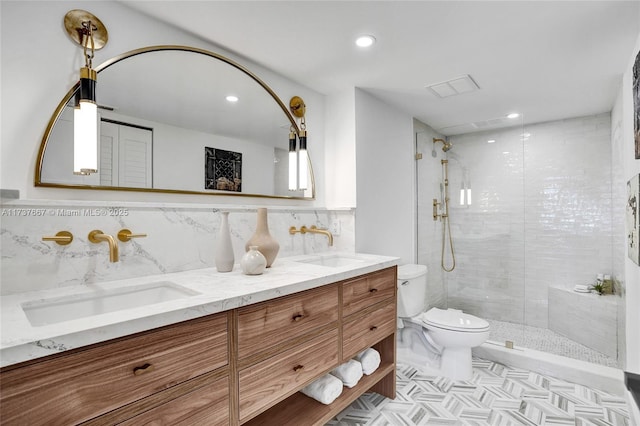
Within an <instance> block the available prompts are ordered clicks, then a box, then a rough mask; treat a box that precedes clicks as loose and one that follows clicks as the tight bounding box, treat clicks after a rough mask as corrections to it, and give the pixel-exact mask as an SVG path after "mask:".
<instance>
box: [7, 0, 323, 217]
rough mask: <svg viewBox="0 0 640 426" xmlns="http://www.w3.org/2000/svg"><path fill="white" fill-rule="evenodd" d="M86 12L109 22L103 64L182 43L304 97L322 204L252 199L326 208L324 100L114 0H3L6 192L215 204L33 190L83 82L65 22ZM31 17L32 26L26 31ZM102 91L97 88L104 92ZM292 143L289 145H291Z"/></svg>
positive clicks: (282, 93) (283, 94) (185, 198)
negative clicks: (42, 152)
mask: <svg viewBox="0 0 640 426" xmlns="http://www.w3.org/2000/svg"><path fill="white" fill-rule="evenodd" d="M79 7H80V8H85V9H88V10H89V11H90V12H91V13H93V14H95V15H96V16H98V17H99V18H100V20H101V21H102V22H103V23H104V24H105V26H106V27H107V29H108V31H109V42H108V43H107V45H106V46H105V47H104V48H103V49H101V50H99V51H97V52H96V58H95V60H94V64H95V65H96V66H97V65H99V64H100V63H102V62H104V61H106V60H107V59H109V58H112V57H114V56H117V55H119V54H121V53H124V52H127V51H129V50H133V49H136V48H139V47H144V46H152V45H162V44H183V45H190V46H194V47H199V48H204V49H208V50H212V51H215V52H218V53H222V54H223V55H225V56H227V57H229V58H231V59H233V60H235V61H237V62H239V63H241V64H242V65H245V66H246V67H247V68H248V69H250V70H252V71H253V72H254V73H255V74H256V75H258V76H259V77H260V78H261V79H263V80H264V81H265V82H266V84H267V85H269V86H270V87H271V88H272V89H273V90H274V91H275V93H277V94H278V96H279V97H280V99H283V100H284V103H285V104H286V103H287V102H288V100H289V99H290V98H291V97H292V96H294V95H298V96H301V97H302V98H303V99H304V100H305V104H306V105H307V120H306V122H307V129H308V131H309V152H310V154H311V155H312V160H313V162H314V164H313V165H314V172H315V174H316V178H317V179H319V181H318V182H319V183H321V184H320V185H318V188H317V194H316V201H315V202H311V203H310V202H305V201H295V200H275V199H271V200H270V199H264V198H254V199H250V202H251V203H254V204H285V205H296V204H297V205H305V206H309V205H324V188H323V185H322V183H323V182H324V111H325V109H324V97H323V96H322V95H320V94H318V93H317V92H314V91H312V90H310V89H308V88H306V87H304V86H302V85H300V84H297V83H294V82H292V81H289V80H286V79H284V78H282V77H280V76H279V75H277V74H275V73H273V72H271V71H269V70H267V69H265V68H263V67H260V66H258V65H256V64H254V63H252V62H251V61H248V60H246V59H244V58H240V57H238V56H237V55H234V54H231V53H229V52H225V50H224V49H221V48H219V47H217V46H215V45H213V44H210V43H206V42H204V41H202V40H200V39H197V38H195V37H192V36H190V35H188V34H186V33H184V32H182V31H179V30H176V29H174V28H172V27H169V26H167V25H165V24H162V23H160V22H158V21H156V20H153V19H151V18H148V17H145V16H144V15H141V14H139V13H138V12H136V11H133V10H131V9H129V8H127V7H126V6H123V5H121V4H119V3H118V2H113V1H92V2H77V1H2V2H0V8H1V9H0V10H1V23H2V25H1V27H0V30H1V31H2V33H1V50H2V64H1V65H2V73H1V82H2V94H1V96H2V110H1V111H2V129H1V136H2V139H1V146H0V148H1V151H2V153H1V155H0V158H1V159H0V161H1V164H0V182H1V186H2V188H3V189H17V190H19V191H20V196H21V198H29V199H80V200H88V199H90V200H125V201H126V200H136V201H164V202H175V201H178V202H209V203H210V202H212V200H213V198H212V197H211V196H195V195H194V196H190V195H175V194H148V193H131V192H118V191H91V190H83V191H78V190H66V189H53V188H35V187H34V186H33V181H34V168H35V163H36V157H37V153H38V147H39V145H40V142H41V139H42V136H43V134H44V131H45V128H46V126H47V123H48V121H49V119H50V117H51V114H52V113H53V111H54V109H55V108H56V106H57V105H58V103H59V102H60V101H61V100H62V98H63V96H64V95H65V94H66V93H67V91H68V90H69V89H70V88H71V87H72V86H73V85H74V84H75V82H76V81H77V79H78V70H79V68H80V66H81V65H82V64H83V58H82V49H80V47H79V46H78V45H76V44H75V43H74V42H72V41H71V40H70V39H69V36H68V35H67V34H66V32H65V31H64V28H63V25H62V20H63V18H64V15H65V14H66V13H67V12H68V11H69V10H71V9H76V8H79ZM25 17H28V21H29V24H28V26H29V27H30V28H37V31H25V30H24V28H25V27H24V22H25ZM98 96H99V93H98ZM285 145H286V141H283V147H285V148H286V146H285ZM215 200H216V201H215V202H224V203H229V204H240V203H247V200H248V199H246V198H244V197H216V198H215Z"/></svg>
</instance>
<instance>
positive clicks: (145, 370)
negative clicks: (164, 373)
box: [133, 363, 153, 376]
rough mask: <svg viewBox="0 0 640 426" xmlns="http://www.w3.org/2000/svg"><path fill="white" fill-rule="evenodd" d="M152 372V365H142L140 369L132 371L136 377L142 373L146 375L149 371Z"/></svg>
mask: <svg viewBox="0 0 640 426" xmlns="http://www.w3.org/2000/svg"><path fill="white" fill-rule="evenodd" d="M152 370H153V365H151V364H149V363H146V364H145V365H143V366H142V367H136V368H134V369H133V374H134V375H136V376H140V375H142V374H144V373H148V372H149V371H152Z"/></svg>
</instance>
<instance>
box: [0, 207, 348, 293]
mask: <svg viewBox="0 0 640 426" xmlns="http://www.w3.org/2000/svg"><path fill="white" fill-rule="evenodd" d="M70 203H72V202H65V204H55V203H53V204H51V203H47V204H43V205H34V204H32V203H29V204H28V205H20V204H19V202H16V203H12V204H9V205H8V204H5V205H3V206H2V214H3V216H2V217H1V219H2V226H1V231H0V232H1V240H0V241H1V243H2V271H1V275H0V278H1V283H2V289H1V290H2V294H11V293H21V292H26V291H32V290H43V289H49V288H58V287H62V286H70V285H79V284H91V283H95V282H101V281H109V280H115V279H123V278H129V277H136V276H143V275H148V274H159V273H168V272H177V271H185V270H191V269H199V268H208V267H214V266H215V263H214V247H215V240H216V237H217V235H218V229H219V225H220V213H219V212H220V209H222V210H226V211H231V213H230V215H229V224H230V228H231V234H232V235H231V239H232V243H233V248H234V255H235V259H236V263H238V262H239V261H240V258H241V257H242V254H244V245H245V242H246V241H247V240H248V239H249V238H250V237H251V235H252V234H253V232H254V231H255V227H256V210H255V209H252V208H233V207H232V208H227V206H219V207H218V206H215V207H206V208H205V207H197V206H194V207H183V206H180V207H161V208H156V207H121V208H118V207H102V206H99V205H97V204H95V203H90V204H87V203H78V204H77V205H73V204H70ZM27 210H31V211H33V212H35V211H42V212H43V214H44V216H36V215H26V213H25V215H22V214H21V213H20V212H22V211H27ZM34 214H35V213H34ZM110 214H112V215H110ZM334 220H339V221H340V224H341V232H340V235H339V236H335V238H334V246H333V247H329V246H328V239H327V237H326V236H324V235H319V234H306V235H301V234H296V235H293V236H292V235H290V234H289V232H288V230H289V227H290V226H296V227H300V226H301V225H307V226H311V225H316V226H318V227H319V228H329V227H330V225H331V223H332V221H334ZM268 222H269V230H270V232H271V234H272V235H273V236H274V238H276V239H277V241H278V242H279V243H280V251H279V254H278V257H286V256H293V255H299V254H307V253H314V252H322V251H328V250H336V251H338V250H340V251H353V249H354V247H355V243H354V229H355V227H354V215H353V211H352V210H333V211H329V210H311V209H306V210H304V209H299V210H296V209H286V208H269V209H268ZM122 228H128V229H130V230H131V231H133V232H134V233H146V234H147V237H146V238H140V239H135V240H132V241H130V242H126V243H123V242H119V249H120V261H119V262H117V263H110V262H109V253H108V246H107V243H99V244H93V243H90V242H88V240H87V235H88V233H89V232H90V231H91V230H93V229H99V230H102V231H103V232H105V233H107V234H111V235H115V234H117V232H118V231H119V230H120V229H122ZM62 230H67V231H70V232H71V233H72V234H73V235H74V240H73V242H72V243H71V244H70V245H67V246H60V245H58V244H56V243H54V242H44V241H42V237H43V236H45V235H55V234H56V232H58V231H62ZM276 262H277V259H276ZM274 266H276V265H274ZM237 267H239V266H238V265H236V268H237Z"/></svg>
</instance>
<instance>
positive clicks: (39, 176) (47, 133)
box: [34, 45, 316, 200]
mask: <svg viewBox="0 0 640 426" xmlns="http://www.w3.org/2000/svg"><path fill="white" fill-rule="evenodd" d="M159 51H184V52H192V53H197V54H201V55H205V56H209V57H211V58H214V59H217V60H219V61H222V62H225V63H226V64H228V65H231V66H232V67H234V68H236V69H237V70H239V71H241V72H243V73H245V74H246V75H248V76H249V77H250V78H251V79H253V80H254V81H255V82H256V83H258V84H259V85H260V86H261V87H262V88H263V89H264V90H266V91H267V93H269V95H270V96H271V97H272V98H273V100H274V101H275V102H276V103H277V104H278V106H279V107H280V109H281V110H282V111H283V113H284V114H285V116H286V117H287V119H288V120H289V122H290V123H291V127H292V128H293V129H294V131H295V132H296V134H298V135H299V134H300V127H299V126H298V124H297V122H296V120H295V119H294V118H293V116H292V115H291V113H290V111H289V109H288V108H287V106H286V105H285V104H284V103H283V102H282V101H281V100H280V98H279V97H278V95H276V93H275V92H274V91H273V90H272V89H271V88H270V87H269V86H268V85H267V84H266V83H265V82H264V81H262V80H261V79H260V78H259V77H258V76H257V75H255V74H254V73H252V72H251V71H249V70H248V69H247V68H245V67H244V66H242V65H240V64H239V63H237V62H234V61H232V60H231V59H229V58H227V57H225V56H222V55H220V54H218V53H215V52H211V51H209V50H205V49H199V48H197V47H190V46H178V45H161V46H148V47H142V48H140V49H135V50H131V51H129V52H125V53H123V54H121V55H118V56H116V57H114V58H111V59H109V60H107V61H105V62H103V63H102V64H100V65H98V66H97V67H95V70H96V72H97V73H100V72H101V71H103V70H105V69H107V68H109V67H110V66H112V65H115V64H117V63H118V62H120V61H122V60H125V59H127V58H131V57H133V56H137V55H141V54H144V53H149V52H159ZM79 86H80V83H79V82H78V83H76V84H75V85H74V86H73V87H72V88H71V89H69V91H68V92H67V94H66V95H65V96H64V98H62V100H61V101H60V103H59V104H58V106H57V107H56V109H55V111H54V112H53V115H52V116H51V119H50V120H49V123H48V124H47V128H46V130H45V132H44V136H43V137H42V142H41V143H40V148H39V150H38V157H37V161H36V168H35V178H34V186H36V187H46V188H67V189H94V190H105V191H129V192H131V191H133V192H157V193H170V194H193V195H223V196H242V197H259V198H278V199H291V200H315V198H316V185H315V177H314V174H313V166H312V164H311V158H310V157H308V154H307V157H308V158H307V161H308V162H309V174H310V178H311V197H294V196H286V195H266V194H245V193H241V192H210V191H191V190H179V189H160V188H129V187H119V186H98V185H80V184H58V183H47V182H42V167H43V161H44V153H45V151H46V149H47V144H48V142H49V137H50V135H51V132H52V131H53V128H54V126H55V124H56V122H57V121H58V118H59V117H60V115H61V114H62V112H63V110H64V108H65V107H66V105H67V104H68V103H69V101H70V100H71V99H72V98H73V96H74V95H75V93H76V91H77V90H78V89H79Z"/></svg>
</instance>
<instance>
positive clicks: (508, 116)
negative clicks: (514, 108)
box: [507, 112, 520, 118]
mask: <svg viewBox="0 0 640 426" xmlns="http://www.w3.org/2000/svg"><path fill="white" fill-rule="evenodd" d="M518 117H520V114H518V113H517V112H512V113H511V114H508V115H507V118H518Z"/></svg>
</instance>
